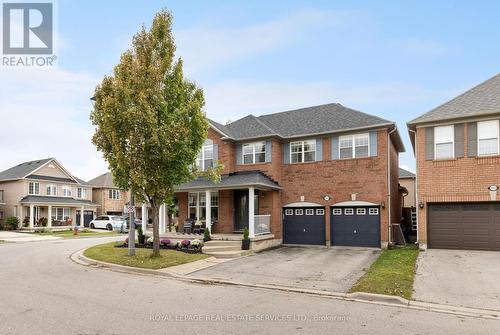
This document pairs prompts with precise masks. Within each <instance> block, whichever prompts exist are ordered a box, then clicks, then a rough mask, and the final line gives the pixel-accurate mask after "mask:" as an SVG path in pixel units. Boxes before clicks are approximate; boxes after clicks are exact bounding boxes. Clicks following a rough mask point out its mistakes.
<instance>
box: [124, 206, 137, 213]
mask: <svg viewBox="0 0 500 335" xmlns="http://www.w3.org/2000/svg"><path fill="white" fill-rule="evenodd" d="M124 210H125V214H131V213H134V214H135V206H131V205H127V206H125V207H124Z"/></svg>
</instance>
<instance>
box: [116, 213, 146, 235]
mask: <svg viewBox="0 0 500 335" xmlns="http://www.w3.org/2000/svg"><path fill="white" fill-rule="evenodd" d="M122 218H123V222H125V223H126V226H125V225H124V226H123V227H122V228H121V232H123V233H127V232H128V229H129V227H130V218H129V217H122ZM134 222H135V225H134V228H135V229H137V228H139V227H140V226H141V225H142V221H141V220H140V219H135V220H134Z"/></svg>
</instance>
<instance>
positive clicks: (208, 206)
mask: <svg viewBox="0 0 500 335" xmlns="http://www.w3.org/2000/svg"><path fill="white" fill-rule="evenodd" d="M211 209H212V192H210V190H206V191H205V213H206V214H205V223H206V226H207V228H208V231H209V232H210V233H212V211H211Z"/></svg>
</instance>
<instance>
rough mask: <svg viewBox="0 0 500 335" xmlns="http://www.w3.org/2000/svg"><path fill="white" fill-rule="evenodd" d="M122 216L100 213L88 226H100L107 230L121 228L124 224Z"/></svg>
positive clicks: (93, 227)
mask: <svg viewBox="0 0 500 335" xmlns="http://www.w3.org/2000/svg"><path fill="white" fill-rule="evenodd" d="M124 222H125V221H124V219H123V217H122V216H118V215H101V216H99V217H97V218H95V219H94V220H92V221H90V228H92V229H95V228H102V229H107V230H110V231H112V230H122V225H123V224H124Z"/></svg>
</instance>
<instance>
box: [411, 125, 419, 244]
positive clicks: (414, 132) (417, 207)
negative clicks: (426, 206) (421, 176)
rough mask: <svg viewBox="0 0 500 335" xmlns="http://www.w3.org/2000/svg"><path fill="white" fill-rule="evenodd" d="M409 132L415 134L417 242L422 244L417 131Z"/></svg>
mask: <svg viewBox="0 0 500 335" xmlns="http://www.w3.org/2000/svg"><path fill="white" fill-rule="evenodd" d="M408 131H409V132H412V133H413V134H414V136H415V213H416V214H417V244H420V238H419V235H420V233H419V230H420V229H419V225H420V222H419V219H418V217H419V209H420V208H419V205H418V162H417V153H418V151H417V132H416V131H415V130H412V129H410V128H408Z"/></svg>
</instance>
